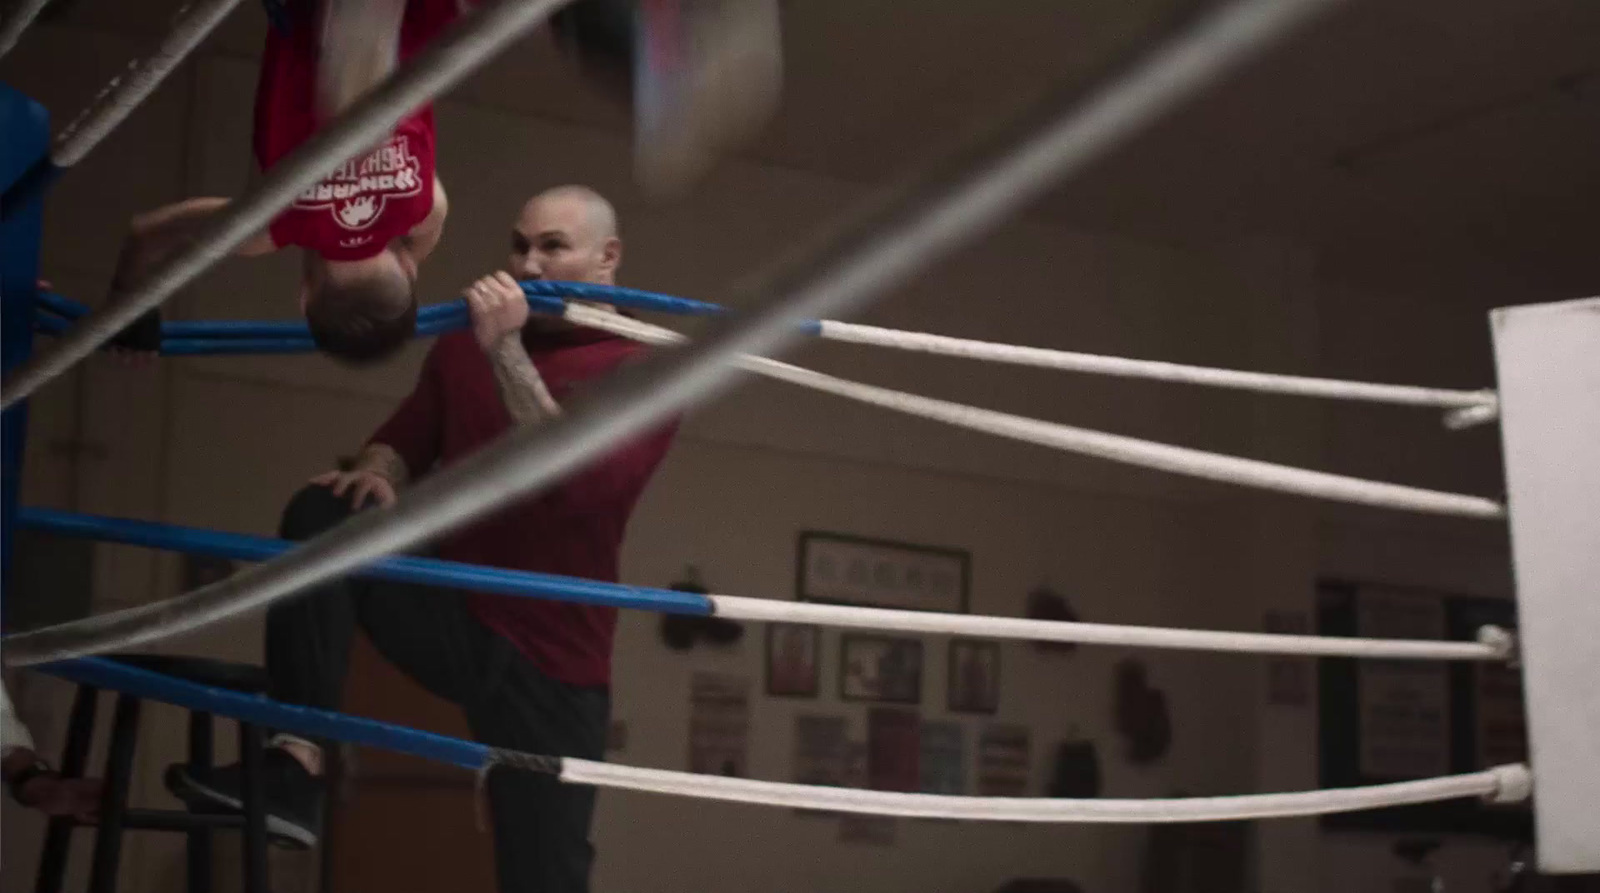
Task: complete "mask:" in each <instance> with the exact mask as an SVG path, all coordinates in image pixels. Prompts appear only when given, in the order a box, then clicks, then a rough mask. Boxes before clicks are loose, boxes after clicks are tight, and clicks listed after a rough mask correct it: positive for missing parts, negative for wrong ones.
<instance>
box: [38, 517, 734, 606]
mask: <svg viewBox="0 0 1600 893" xmlns="http://www.w3.org/2000/svg"><path fill="white" fill-rule="evenodd" d="M17 525H18V526H20V527H24V528H28V529H30V530H42V531H46V532H49V533H55V534H60V535H62V536H73V537H84V538H88V539H95V540H104V541H107V542H115V543H126V544H128V545H133V546H145V547H147V548H152V549H166V550H169V551H174V552H188V553H191V554H198V555H215V556H219V557H222V558H234V559H239V560H243V561H264V560H266V559H268V558H271V557H273V556H275V555H280V554H282V553H284V552H287V551H289V550H290V549H292V548H294V547H295V546H296V545H298V543H293V542H290V541H288V540H280V539H272V538H269V537H264V536H249V535H246V534H242V533H223V532H221V531H215V530H201V529H198V528H194V527H179V526H177V525H174V524H158V523H155V522H152V521H132V520H128V519H124V518H107V517H103V516H99V515H81V514H77V513H75V512H61V511H56V510H55V509H44V508H22V509H19V510H18V511H17ZM355 576H361V577H372V578H375V579H380V580H394V581H397V582H402V583H419V584H424V585H429V586H447V587H451V588H457V589H470V590H473V591H475V592H488V593H493V594H496V595H512V596H521V597H523V598H545V599H551V600H553V601H563V602H575V603H578V604H585V605H600V606H604V607H612V608H630V609H635V610H643V611H661V612H665V613H670V614H698V615H702V616H703V615H709V614H712V613H715V611H716V608H715V603H714V602H712V600H711V599H710V598H707V597H706V596H704V595H700V594H698V593H693V592H679V591H678V590H676V589H654V588H651V587H647V586H627V585H624V584H622V583H604V582H601V581H599V580H585V579H582V578H580V577H564V576H561V575H558V574H542V573H537V572H534V571H518V570H508V569H506V568H498V567H483V566H481V565H476V564H464V563H462V562H458V561H441V560H439V559H436V558H417V557H413V556H408V555H391V556H389V557H387V558H383V559H380V560H379V561H377V562H374V563H373V564H370V565H367V566H366V567H364V568H362V569H361V570H359V571H356V573H355Z"/></svg>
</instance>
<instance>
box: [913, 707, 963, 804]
mask: <svg viewBox="0 0 1600 893" xmlns="http://www.w3.org/2000/svg"><path fill="white" fill-rule="evenodd" d="M961 732H962V728H961V723H958V722H924V723H923V724H922V753H921V754H920V755H919V759H918V764H917V765H918V775H919V776H920V782H921V783H920V784H919V786H918V787H919V789H920V790H921V791H922V792H923V793H924V794H965V793H966V792H967V783H966V782H967V774H966V763H965V760H964V757H965V756H966V753H965V749H964V748H963V747H962V746H961V745H962V734H961Z"/></svg>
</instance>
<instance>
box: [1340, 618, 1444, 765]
mask: <svg viewBox="0 0 1600 893" xmlns="http://www.w3.org/2000/svg"><path fill="white" fill-rule="evenodd" d="M1356 630H1357V634H1358V635H1360V636H1364V637H1367V638H1378V639H1443V638H1445V637H1446V636H1445V632H1446V629H1445V609H1444V603H1443V602H1442V601H1441V600H1440V599H1438V598H1432V597H1429V596H1426V595H1419V594H1414V593H1407V592H1396V591H1386V590H1382V589H1378V588H1373V589H1370V590H1368V591H1366V592H1363V593H1361V598H1360V600H1359V601H1358V602H1357V603H1356ZM1357 703H1358V705H1359V706H1358V714H1359V719H1358V727H1359V728H1360V729H1361V750H1360V763H1359V765H1360V771H1361V774H1362V775H1364V776H1367V777H1370V778H1394V779H1403V778H1431V777H1433V776H1438V775H1446V774H1449V772H1450V676H1449V668H1448V667H1446V666H1445V665H1444V664H1442V663H1439V662H1422V661H1378V660H1369V661H1362V662H1361V664H1360V666H1359V667H1358V668H1357Z"/></svg>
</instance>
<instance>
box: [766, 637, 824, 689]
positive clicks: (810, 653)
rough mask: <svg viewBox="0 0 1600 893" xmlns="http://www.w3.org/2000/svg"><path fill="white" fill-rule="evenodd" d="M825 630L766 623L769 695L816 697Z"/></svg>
mask: <svg viewBox="0 0 1600 893" xmlns="http://www.w3.org/2000/svg"><path fill="white" fill-rule="evenodd" d="M821 652H822V630H821V629H820V628H819V627H815V626H809V625H804V624H793V623H769V624H767V694H769V695H775V696H777V697H783V698H814V697H816V696H817V687H818V681H819V680H820V679H821V671H822V663H821V656H822V655H821Z"/></svg>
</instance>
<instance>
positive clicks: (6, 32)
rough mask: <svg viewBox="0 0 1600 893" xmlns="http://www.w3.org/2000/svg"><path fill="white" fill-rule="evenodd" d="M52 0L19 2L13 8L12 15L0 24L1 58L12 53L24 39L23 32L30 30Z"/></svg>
mask: <svg viewBox="0 0 1600 893" xmlns="http://www.w3.org/2000/svg"><path fill="white" fill-rule="evenodd" d="M49 2H50V0H17V5H16V6H15V7H13V8H12V10H11V15H10V16H9V17H7V18H6V20H5V22H4V23H3V24H0V56H4V55H5V54H6V53H9V52H11V48H12V47H14V46H16V45H17V41H18V40H20V39H21V38H22V32H24V31H26V30H28V26H29V25H31V24H33V20H34V19H36V18H38V17H39V13H41V12H43V11H44V7H45V4H47V3H49Z"/></svg>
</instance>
